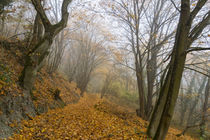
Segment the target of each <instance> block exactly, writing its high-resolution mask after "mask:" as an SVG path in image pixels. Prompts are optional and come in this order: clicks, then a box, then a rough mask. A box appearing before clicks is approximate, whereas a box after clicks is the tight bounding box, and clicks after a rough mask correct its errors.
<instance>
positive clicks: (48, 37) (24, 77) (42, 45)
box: [20, 0, 72, 90]
mask: <svg viewBox="0 0 210 140" xmlns="http://www.w3.org/2000/svg"><path fill="white" fill-rule="evenodd" d="M71 2H72V0H64V1H63V4H62V9H61V11H62V19H61V20H60V22H58V23H57V24H51V22H50V21H49V19H48V17H47V15H46V13H45V10H44V8H43V6H42V4H41V0H32V4H33V5H34V7H35V9H36V11H37V14H38V15H39V16H40V19H41V21H42V24H43V26H44V29H45V31H44V35H43V38H42V39H41V40H40V41H38V42H37V43H36V45H34V47H33V48H32V49H31V51H30V52H29V53H28V54H27V56H26V59H25V60H26V62H25V66H24V69H23V71H22V74H21V76H20V82H21V85H22V86H23V87H24V88H25V89H26V90H31V89H32V87H33V84H34V81H35V78H36V75H37V71H38V70H39V68H40V66H41V64H42V63H43V60H44V58H46V56H47V55H48V50H49V48H50V47H51V44H52V42H53V39H54V37H55V36H56V35H57V34H58V33H59V32H60V31H61V30H63V29H64V28H65V27H66V26H67V21H68V16H69V13H68V5H69V4H70V3H71Z"/></svg>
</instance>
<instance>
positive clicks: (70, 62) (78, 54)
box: [66, 30, 107, 96]
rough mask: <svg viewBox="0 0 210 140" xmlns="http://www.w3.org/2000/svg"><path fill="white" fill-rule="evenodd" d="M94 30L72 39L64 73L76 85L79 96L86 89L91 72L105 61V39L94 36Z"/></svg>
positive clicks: (76, 34)
mask: <svg viewBox="0 0 210 140" xmlns="http://www.w3.org/2000/svg"><path fill="white" fill-rule="evenodd" d="M94 33H95V32H94V30H88V31H80V32H79V33H75V34H74V36H73V37H72V41H71V48H70V49H69V52H68V55H69V58H68V59H67V62H66V66H67V68H66V73H67V75H68V78H69V81H70V82H71V81H74V82H76V83H77V87H78V88H79V89H80V90H81V96H83V94H84V92H85V91H86V89H87V85H88V83H89V81H90V79H91V76H92V74H93V72H94V71H95V70H96V69H97V68H98V67H99V66H100V65H102V64H103V62H104V61H106V59H107V57H106V52H105V48H104V41H105V39H104V38H102V39H99V38H97V36H95V35H94Z"/></svg>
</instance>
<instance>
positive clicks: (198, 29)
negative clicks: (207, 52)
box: [189, 10, 210, 43]
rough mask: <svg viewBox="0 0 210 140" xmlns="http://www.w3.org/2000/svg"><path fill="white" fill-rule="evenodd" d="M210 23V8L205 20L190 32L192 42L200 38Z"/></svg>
mask: <svg viewBox="0 0 210 140" xmlns="http://www.w3.org/2000/svg"><path fill="white" fill-rule="evenodd" d="M209 24H210V10H209V11H208V12H207V13H206V14H205V16H204V18H203V20H202V21H201V22H199V23H198V24H197V25H196V26H195V27H194V28H193V29H192V31H191V32H190V35H189V38H190V43H192V42H193V41H194V40H196V39H197V38H198V36H199V35H200V34H201V32H202V31H203V30H204V28H205V27H206V26H207V25H209Z"/></svg>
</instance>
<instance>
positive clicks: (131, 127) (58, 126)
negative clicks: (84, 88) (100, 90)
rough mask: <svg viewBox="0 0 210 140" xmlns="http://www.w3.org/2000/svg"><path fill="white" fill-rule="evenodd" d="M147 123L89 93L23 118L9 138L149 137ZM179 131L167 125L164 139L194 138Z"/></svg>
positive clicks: (121, 139)
mask: <svg viewBox="0 0 210 140" xmlns="http://www.w3.org/2000/svg"><path fill="white" fill-rule="evenodd" d="M147 125H148V123H147V122H146V121H143V120H142V119H141V118H139V117H137V116H136V115H135V112H134V111H133V110H130V109H128V108H124V107H121V106H119V105H117V104H114V103H111V102H109V101H108V100H104V99H103V100H101V99H99V97H97V95H92V94H88V95H86V96H85V97H83V98H81V100H80V101H79V102H78V103H76V104H71V105H67V106H66V107H64V108H63V109H54V110H50V111H49V112H48V113H45V114H42V115H40V116H36V117H34V118H33V119H32V120H29V121H22V124H21V128H22V130H21V131H20V133H19V134H15V135H14V136H13V137H11V138H9V139H11V140H12V139H26V140H29V139H30V140H32V139H40V140H54V139H57V140H74V139H76V140H79V139H80V140H96V139H97V140H103V139H110V140H124V139H129V140H139V139H140V140H144V139H145V140H149V138H147V136H146V135H145V132H146V128H147ZM14 126H15V124H14ZM179 133H180V131H178V130H177V129H172V128H170V130H169V133H168V135H167V138H166V139H167V140H192V139H193V138H191V137H189V136H181V137H177V136H176V134H179Z"/></svg>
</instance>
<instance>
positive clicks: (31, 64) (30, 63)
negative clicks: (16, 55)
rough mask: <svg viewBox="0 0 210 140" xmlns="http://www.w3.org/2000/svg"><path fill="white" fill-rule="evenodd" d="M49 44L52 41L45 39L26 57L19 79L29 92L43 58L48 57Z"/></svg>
mask: <svg viewBox="0 0 210 140" xmlns="http://www.w3.org/2000/svg"><path fill="white" fill-rule="evenodd" d="M51 44H52V41H51V40H49V39H46V38H45V39H43V40H42V41H41V42H40V43H39V44H37V46H36V47H35V49H34V50H32V51H31V52H30V53H29V54H28V55H27V56H26V63H25V66H24V69H23V71H22V74H21V77H20V82H21V85H22V86H23V87H24V88H25V89H27V90H31V89H32V88H33V84H34V81H35V79H36V75H37V71H38V70H39V69H40V67H41V66H42V63H43V60H44V58H45V57H46V56H47V55H48V49H49V47H50V45H51Z"/></svg>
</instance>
